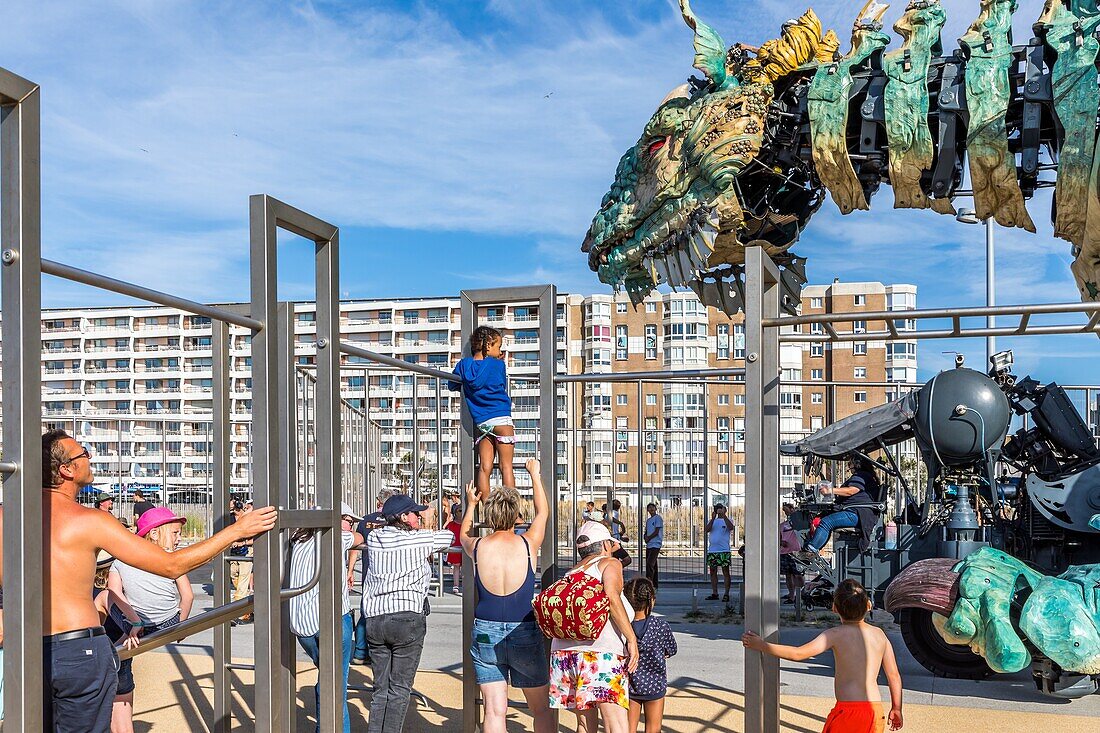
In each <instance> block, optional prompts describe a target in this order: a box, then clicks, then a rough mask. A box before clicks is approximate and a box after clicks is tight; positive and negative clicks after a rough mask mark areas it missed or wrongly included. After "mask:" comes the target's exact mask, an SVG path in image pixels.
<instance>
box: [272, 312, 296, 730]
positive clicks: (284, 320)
mask: <svg viewBox="0 0 1100 733" xmlns="http://www.w3.org/2000/svg"><path fill="white" fill-rule="evenodd" d="M276 308H277V313H278V315H277V319H276V320H277V323H276V326H275V328H274V330H273V333H272V337H273V338H275V340H276V341H278V344H279V345H278V350H277V352H278V362H277V364H278V365H277V367H276V370H275V373H276V378H277V379H278V392H279V402H280V404H282V405H284V406H285V407H284V409H283V411H282V412H281V414H280V415H279V425H278V434H279V442H278V446H279V447H278V451H277V452H278V455H279V468H278V470H279V473H278V476H279V481H278V487H279V507H280V508H282V509H290V510H295V509H302V508H303V507H301V506H299V505H298V491H297V488H298V451H297V450H296V448H297V444H298V435H297V424H298V421H297V416H298V400H297V397H298V386H297V380H298V371H297V366H296V365H295V363H294V307H293V306H292V305H291V304H289V303H279V304H278V305H277V306H276ZM279 563H280V567H281V569H282V570H283V571H284V575H285V576H287V577H289V575H290V573H289V565H290V561H289V558H284V557H282V556H280V558H279ZM287 612H288V609H287V607H286V605H285V604H284V605H283V607H282V609H281V613H284V614H286V613H287ZM271 634H272V635H275V634H279V635H280V642H279V643H280V650H281V658H280V681H279V683H277V684H276V685H275V688H276V689H275V694H281V695H282V696H283V700H284V701H285V702H284V704H285V705H286V710H287V718H286V731H287V733H294V728H295V726H296V724H297V716H296V715H294V713H293V712H291V711H293V710H295V708H296V707H297V705H298V703H297V692H298V685H297V684H296V680H295V677H296V673H297V667H298V665H297V659H296V657H295V654H296V651H297V648H298V645H297V644H296V643H295V642H296V640H295V638H294V635H293V634H291V633H290V625H289V624H285V625H284V626H283V627H282V628H281V629H272V630H271ZM280 689H281V692H280Z"/></svg>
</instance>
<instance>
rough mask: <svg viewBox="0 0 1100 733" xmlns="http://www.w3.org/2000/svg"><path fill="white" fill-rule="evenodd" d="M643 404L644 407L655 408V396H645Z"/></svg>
mask: <svg viewBox="0 0 1100 733" xmlns="http://www.w3.org/2000/svg"><path fill="white" fill-rule="evenodd" d="M645 403H646V406H648V407H654V406H656V404H657V395H655V394H647V395H646V396H645Z"/></svg>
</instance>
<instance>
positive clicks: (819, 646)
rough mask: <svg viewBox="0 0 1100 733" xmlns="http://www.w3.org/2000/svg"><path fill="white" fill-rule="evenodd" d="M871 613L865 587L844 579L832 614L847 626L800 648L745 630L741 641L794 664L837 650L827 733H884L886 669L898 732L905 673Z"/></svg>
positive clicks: (891, 719) (893, 721)
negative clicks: (882, 679) (881, 680)
mask: <svg viewBox="0 0 1100 733" xmlns="http://www.w3.org/2000/svg"><path fill="white" fill-rule="evenodd" d="M870 610H871V600H870V599H869V598H868V597H867V591H866V590H864V589H863V586H861V585H860V584H859V583H857V582H856V581H854V580H845V581H844V582H842V583H841V584H840V585H839V586H838V587H837V589H836V593H835V594H834V595H833V612H834V613H837V614H839V615H840V620H841V621H842V622H843V623H842V624H841V625H840V626H837V627H836V628H832V629H828V630H826V631H824V632H823V633H821V634H818V636H817V637H816V638H815V639H814V640H813V641H811V642H809V643H808V644H803V645H802V646H797V647H795V646H784V645H782V644H769V643H768V642H766V641H764V640H763V639H761V638H760V637H759V636H757V635H756V634H754V633H753V632H751V631H746V632H745V635H744V636H743V637H741V641H742V643H744V645H745V646H747V647H748V648H749V649H755V650H756V651H758V652H763V653H766V654H771V655H773V656H776V657H779V658H780V659H789V660H791V661H793V662H801V661H803V660H805V659H809V658H810V657H816V656H817V655H818V654H822V653H824V652H826V651H828V650H829V649H832V650H833V658H834V660H835V662H836V677H835V679H834V680H833V694H835V695H836V705H835V706H834V707H833V710H832V712H830V713H829V717H828V719H826V721H825V728H824V729H823V730H822V733H881V731H882V730H883V728H884V725H883V723H884V720H883V715H882V698H881V697H880V695H879V690H878V672H879V669H880V668H881V669H882V671H883V672H885V673H886V683H887V684H888V685H889V686H890V713H889V715H888V716H887V718H888V720H889V722H890V730H898V729H899V728H901V726H902V719H901V675H900V674H899V673H898V664H897V661H896V660H895V659H894V649H893V647H891V646H890V640H889V639H887V638H886V634H884V633H883V632H882V629H880V628H878V627H877V626H871V625H870V624H867V623H864V621H863V617H864V616H866V615H867V612H868V611H870Z"/></svg>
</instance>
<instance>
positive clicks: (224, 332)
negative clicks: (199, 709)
mask: <svg viewBox="0 0 1100 733" xmlns="http://www.w3.org/2000/svg"><path fill="white" fill-rule="evenodd" d="M210 330H211V334H210V335H211V339H210V342H211V346H210V348H211V355H212V357H213V358H212V359H211V362H212V365H211V370H212V374H211V376H212V377H213V380H212V381H213V383H214V394H213V398H212V404H211V410H212V414H211V418H212V420H213V445H210V446H207V449H208V450H209V451H211V452H212V453H211V455H212V459H213V466H212V471H213V474H214V475H213V477H212V481H213V492H212V498H211V502H212V514H213V515H214V521H213V525H214V526H213V530H214V532H215V533H217V532H220V531H221V530H223V529H225V528H226V527H227V526H228V525H229V515H228V512H227V509H228V507H229V499H230V489H229V482H230V476H229V466H230V447H231V441H232V440H233V438H232V436H231V434H230V423H229V403H230V399H229V390H230V383H229V376H230V363H229V358H230V357H229V324H227V323H225V322H223V321H212V322H211V328H210ZM162 488H164V489H165V497H166V498H167V488H168V487H167V484H165V486H164V487H162ZM229 580H230V579H229V572H228V565H227V563H226V561H225V560H224V559H223V558H222V556H218V557H216V558H214V578H213V581H214V606H215V608H216V607H219V606H224V605H225V604H227V603H229V601H230V596H231V593H230V591H229ZM213 633H214V709H213V711H212V712H213V714H214V719H213V720H212V721H211V733H229V731H230V730H231V729H232V727H233V688H232V684H233V683H232V678H231V676H230V674H229V670H228V669H227V668H226V666H225V665H227V664H229V663H230V662H232V661H233V651H232V649H233V647H232V634H231V633H230V627H229V625H228V624H221V625H219V626H215V627H214V628H213Z"/></svg>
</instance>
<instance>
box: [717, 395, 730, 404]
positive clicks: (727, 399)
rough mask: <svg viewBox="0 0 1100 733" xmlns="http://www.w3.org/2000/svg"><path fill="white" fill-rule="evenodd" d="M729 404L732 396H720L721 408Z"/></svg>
mask: <svg viewBox="0 0 1100 733" xmlns="http://www.w3.org/2000/svg"><path fill="white" fill-rule="evenodd" d="M729 403H730V396H729V395H728V394H720V395H718V404H719V406H725V405H728V404H729Z"/></svg>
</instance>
